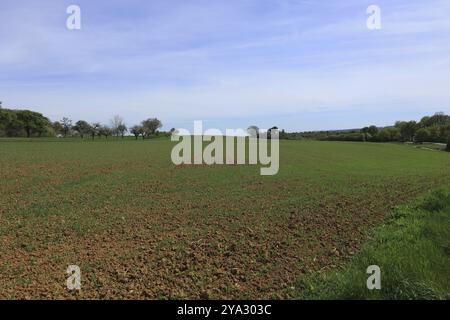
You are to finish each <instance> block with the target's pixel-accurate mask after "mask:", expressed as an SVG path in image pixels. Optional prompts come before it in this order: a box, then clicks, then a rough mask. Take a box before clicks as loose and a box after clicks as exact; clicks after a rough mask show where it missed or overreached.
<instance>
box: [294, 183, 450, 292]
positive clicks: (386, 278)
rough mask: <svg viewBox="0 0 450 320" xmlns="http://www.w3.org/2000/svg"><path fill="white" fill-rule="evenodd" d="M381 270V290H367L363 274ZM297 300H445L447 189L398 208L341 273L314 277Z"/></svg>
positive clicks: (449, 285)
mask: <svg viewBox="0 0 450 320" xmlns="http://www.w3.org/2000/svg"><path fill="white" fill-rule="evenodd" d="M370 265H378V266H379V267H380V269H381V289H380V290H376V289H374V290H369V289H367V286H366V281H367V278H368V277H369V276H370V275H369V274H367V273H366V268H367V267H368V266H370ZM296 288H297V289H296V290H297V298H300V299H449V298H450V186H448V187H446V188H443V189H439V190H437V191H434V192H432V193H429V194H428V195H427V196H425V197H423V198H421V199H419V200H417V201H416V202H414V203H412V204H409V205H404V206H401V207H398V208H397V209H396V210H394V212H393V214H391V215H390V217H389V218H388V220H387V221H386V224H385V225H383V226H381V227H380V228H379V229H377V230H376V231H375V232H374V234H373V238H372V239H371V240H370V241H369V243H368V244H367V245H366V246H365V247H364V248H363V249H362V251H361V252H360V253H359V254H357V255H356V256H355V257H354V258H353V259H352V260H351V261H350V262H349V263H348V265H346V266H345V267H344V269H343V270H337V271H334V272H328V273H325V274H320V273H317V274H314V275H312V276H310V277H306V278H303V279H301V280H300V281H299V282H298V284H297V286H296Z"/></svg>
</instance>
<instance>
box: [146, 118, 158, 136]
mask: <svg viewBox="0 0 450 320" xmlns="http://www.w3.org/2000/svg"><path fill="white" fill-rule="evenodd" d="M161 127H162V123H161V121H159V120H158V119H157V118H150V119H147V120H144V121H142V129H143V131H144V135H145V137H149V136H150V135H152V134H155V132H156V130H158V129H159V128H161Z"/></svg>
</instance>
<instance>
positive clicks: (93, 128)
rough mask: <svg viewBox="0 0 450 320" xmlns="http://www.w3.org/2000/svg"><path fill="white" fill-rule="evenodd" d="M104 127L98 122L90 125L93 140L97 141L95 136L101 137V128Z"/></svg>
mask: <svg viewBox="0 0 450 320" xmlns="http://www.w3.org/2000/svg"><path fill="white" fill-rule="evenodd" d="M101 127H102V125H101V124H100V123H98V122H94V123H93V124H91V125H90V134H91V137H92V140H94V139H95V136H97V135H98V136H100V128H101Z"/></svg>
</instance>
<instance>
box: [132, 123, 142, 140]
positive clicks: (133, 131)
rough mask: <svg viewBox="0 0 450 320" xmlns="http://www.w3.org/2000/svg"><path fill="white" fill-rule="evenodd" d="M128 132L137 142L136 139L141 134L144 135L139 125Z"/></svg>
mask: <svg viewBox="0 0 450 320" xmlns="http://www.w3.org/2000/svg"><path fill="white" fill-rule="evenodd" d="M130 132H131V134H133V135H134V136H135V138H136V140H137V138H138V137H139V136H140V135H141V134H142V135H143V134H144V129H143V128H142V126H139V125H135V126H133V127H131V128H130ZM142 138H144V136H142Z"/></svg>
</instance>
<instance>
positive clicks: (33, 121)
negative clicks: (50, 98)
mask: <svg viewBox="0 0 450 320" xmlns="http://www.w3.org/2000/svg"><path fill="white" fill-rule="evenodd" d="M49 127H51V124H50V121H49V120H48V119H47V118H46V117H44V116H43V115H42V114H41V113H38V112H34V111H30V110H12V109H0V136H6V137H23V136H26V137H28V138H29V137H32V136H39V137H40V136H45V135H46V134H49V133H51V132H52V131H50V130H49Z"/></svg>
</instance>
